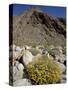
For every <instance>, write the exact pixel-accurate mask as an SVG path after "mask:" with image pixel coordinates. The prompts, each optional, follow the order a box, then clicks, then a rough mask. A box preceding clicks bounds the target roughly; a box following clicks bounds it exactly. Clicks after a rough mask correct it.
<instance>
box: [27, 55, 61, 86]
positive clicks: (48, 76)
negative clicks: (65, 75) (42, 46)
mask: <svg viewBox="0 0 68 90" xmlns="http://www.w3.org/2000/svg"><path fill="white" fill-rule="evenodd" d="M27 74H28V77H29V79H30V80H31V81H32V83H33V84H37V85H39V84H51V83H58V82H59V80H60V76H61V72H60V68H59V66H58V64H56V62H55V61H53V60H50V59H48V57H47V56H42V57H41V58H38V60H35V61H34V62H31V63H29V64H28V65H27Z"/></svg>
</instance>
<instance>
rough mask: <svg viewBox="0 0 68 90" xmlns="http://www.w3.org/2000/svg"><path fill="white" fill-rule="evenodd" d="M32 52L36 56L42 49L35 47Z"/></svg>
mask: <svg viewBox="0 0 68 90" xmlns="http://www.w3.org/2000/svg"><path fill="white" fill-rule="evenodd" d="M30 52H31V53H32V54H33V55H34V56H36V55H37V54H39V53H40V51H39V50H36V49H35V48H33V49H31V50H30Z"/></svg>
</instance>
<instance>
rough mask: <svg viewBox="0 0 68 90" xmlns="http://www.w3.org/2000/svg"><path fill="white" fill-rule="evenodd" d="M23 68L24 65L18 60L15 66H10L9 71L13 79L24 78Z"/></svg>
mask: <svg viewBox="0 0 68 90" xmlns="http://www.w3.org/2000/svg"><path fill="white" fill-rule="evenodd" d="M23 70H24V66H23V65H22V64H21V63H19V62H18V61H16V63H15V64H14V65H13V66H10V68H9V71H10V74H11V77H13V81H16V80H19V79H22V78H23V74H24V71H23Z"/></svg>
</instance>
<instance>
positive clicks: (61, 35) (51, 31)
mask: <svg viewBox="0 0 68 90" xmlns="http://www.w3.org/2000/svg"><path fill="white" fill-rule="evenodd" d="M11 22H12V20H11V17H10V30H11V32H12V29H11V26H13V33H12V34H13V35H12V37H13V43H14V44H16V45H20V46H22V45H24V44H27V45H35V44H36V45H39V44H43V45H45V44H53V45H58V43H59V45H62V46H63V45H65V37H66V24H65V23H66V22H65V21H64V20H63V19H59V18H54V17H52V16H49V15H48V14H47V13H44V12H42V11H40V10H38V9H36V8H32V9H29V10H27V11H25V12H24V13H22V14H20V15H18V16H13V23H11ZM12 24H13V25H12ZM11 32H10V34H11Z"/></svg>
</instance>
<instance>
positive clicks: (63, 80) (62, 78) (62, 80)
mask: <svg viewBox="0 0 68 90" xmlns="http://www.w3.org/2000/svg"><path fill="white" fill-rule="evenodd" d="M60 83H66V75H64V74H63V75H62V76H61V80H60Z"/></svg>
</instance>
